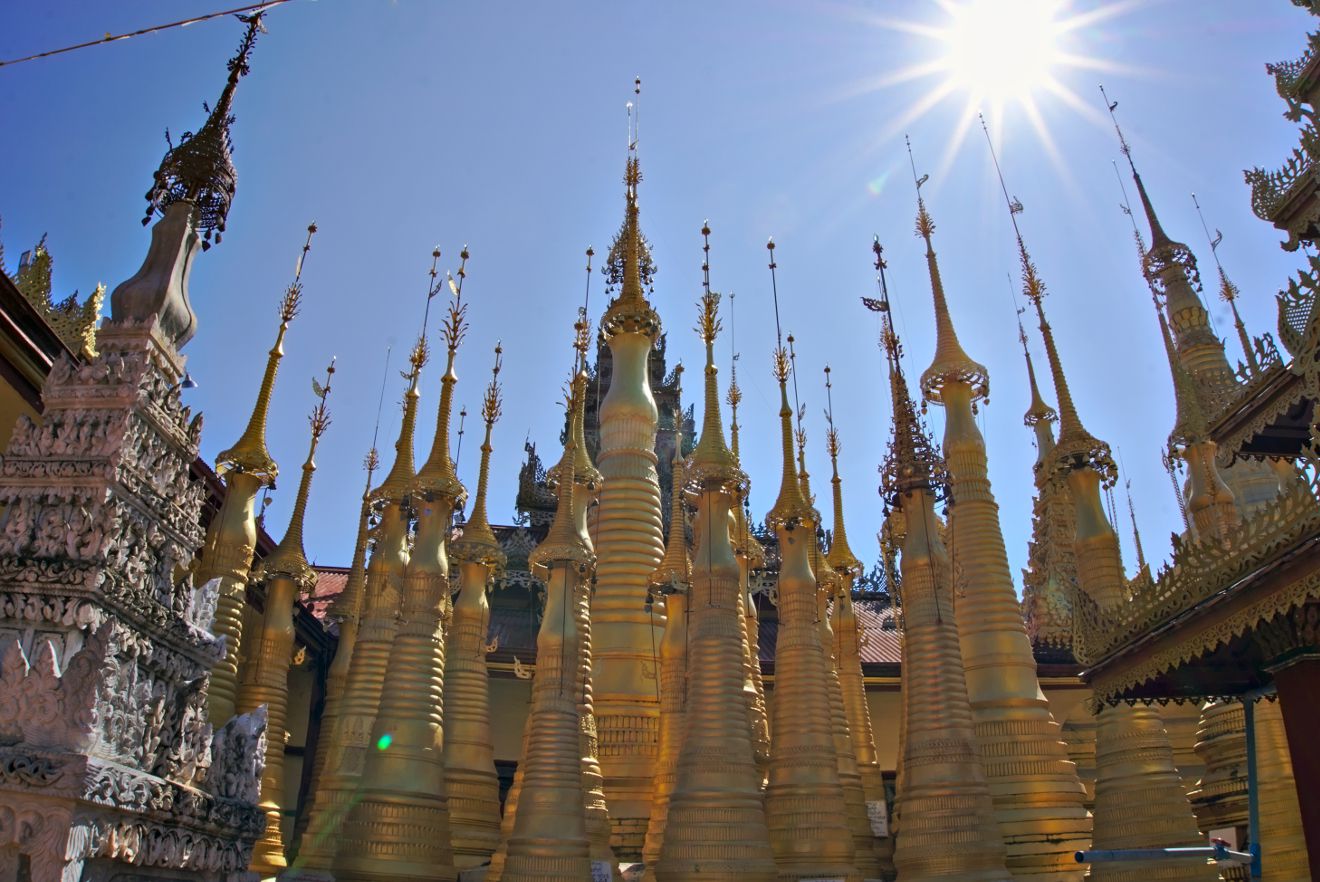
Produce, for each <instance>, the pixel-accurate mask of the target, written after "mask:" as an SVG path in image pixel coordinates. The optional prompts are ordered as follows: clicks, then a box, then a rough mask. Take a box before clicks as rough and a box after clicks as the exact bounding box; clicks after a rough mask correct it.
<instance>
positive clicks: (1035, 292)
mask: <svg viewBox="0 0 1320 882" xmlns="http://www.w3.org/2000/svg"><path fill="white" fill-rule="evenodd" d="M981 130H982V131H984V132H985V141H986V144H988V145H989V147H990V157H991V159H993V160H994V165H995V173H996V174H997V175H998V176H999V187H1000V189H1001V190H1002V191H1003V193H1004V202H1005V204H1006V205H1007V206H1008V218H1009V220H1010V221H1011V222H1012V224H1013V235H1014V237H1015V238H1016V240H1017V247H1018V261H1019V264H1020V266H1021V272H1022V293H1023V294H1025V295H1026V298H1027V300H1029V301H1030V302H1031V305H1032V306H1034V307H1035V308H1036V317H1037V318H1038V319H1039V321H1040V333H1041V337H1042V338H1044V341H1045V356H1046V358H1047V359H1048V360H1049V364H1050V375H1051V377H1052V378H1053V380H1054V394H1055V395H1057V396H1058V398H1059V438H1058V440H1057V441H1056V442H1055V445H1054V450H1055V464H1056V465H1057V466H1058V467H1059V468H1060V469H1062V470H1063V471H1065V472H1066V471H1069V470H1071V469H1076V468H1085V467H1088V466H1089V467H1091V468H1094V469H1095V470H1096V472H1097V473H1098V474H1099V475H1100V476H1101V479H1102V480H1103V481H1104V483H1105V484H1106V485H1112V484H1113V482H1114V479H1115V472H1116V467H1115V465H1114V460H1113V457H1112V456H1111V455H1110V453H1109V445H1108V444H1106V443H1105V442H1103V441H1101V440H1099V439H1098V438H1096V437H1095V436H1093V435H1092V434H1091V433H1090V432H1088V431H1086V427H1085V426H1083V425H1082V420H1081V418H1080V417H1079V416H1078V415H1077V407H1076V405H1074V404H1073V399H1072V391H1071V390H1070V389H1069V388H1068V378H1067V377H1066V376H1065V375H1064V373H1063V362H1062V361H1061V360H1060V359H1059V350H1058V347H1057V346H1056V345H1055V342H1054V330H1053V329H1052V328H1051V327H1050V323H1049V321H1047V320H1046V318H1045V307H1044V305H1043V301H1044V299H1045V283H1044V282H1043V281H1041V278H1040V276H1039V274H1038V273H1037V272H1036V264H1035V263H1034V262H1033V261H1032V259H1031V254H1030V253H1029V252H1028V251H1027V245H1026V242H1025V241H1024V240H1023V238H1022V231H1021V230H1020V229H1018V223H1017V216H1018V214H1020V213H1021V212H1022V211H1023V205H1022V202H1021V200H1019V199H1015V198H1012V197H1010V196H1009V195H1008V185H1007V184H1005V183H1004V173H1003V171H1002V170H1001V169H1000V168H999V157H998V156H997V155H996V154H995V145H994V142H993V141H991V140H990V130H989V128H987V127H986V124H985V117H981Z"/></svg>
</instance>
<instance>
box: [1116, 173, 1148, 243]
mask: <svg viewBox="0 0 1320 882" xmlns="http://www.w3.org/2000/svg"><path fill="white" fill-rule="evenodd" d="M1109 164H1110V165H1112V166H1113V167H1114V177H1116V178H1117V179H1118V189H1119V190H1121V191H1122V193H1123V201H1122V203H1120V204H1119V206H1118V207H1119V208H1121V209H1123V213H1124V214H1126V215H1127V216H1128V220H1130V221H1132V234H1133V235H1134V236H1136V237H1137V243H1138V245H1140V246H1141V248H1142V250H1143V251H1144V250H1145V247H1146V243H1145V241H1144V240H1143V239H1142V236H1141V228H1140V227H1138V226H1137V216H1136V215H1135V214H1133V213H1132V202H1131V200H1129V199H1128V193H1127V184H1124V183H1123V174H1122V172H1120V171H1119V170H1118V162H1117V161H1116V160H1113V159H1111V160H1109Z"/></svg>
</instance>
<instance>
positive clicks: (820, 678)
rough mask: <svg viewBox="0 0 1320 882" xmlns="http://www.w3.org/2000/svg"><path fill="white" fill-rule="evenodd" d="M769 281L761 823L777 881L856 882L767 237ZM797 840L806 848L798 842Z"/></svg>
mask: <svg viewBox="0 0 1320 882" xmlns="http://www.w3.org/2000/svg"><path fill="white" fill-rule="evenodd" d="M766 247H767V248H768V249H769V251H770V282H771V289H772V291H773V293H774V300H775V325H776V327H775V331H776V344H777V345H776V347H775V350H774V377H775V380H776V381H777V382H778V383H779V430H780V442H781V444H782V446H783V457H784V468H783V474H782V477H781V481H780V486H779V497H778V498H777V499H776V500H775V504H774V506H773V507H772V508H771V509H770V511H769V513H768V514H767V515H766V523H767V524H768V525H769V526H771V527H772V528H773V529H774V531H775V535H776V536H777V537H778V539H779V550H780V565H779V585H778V593H779V634H778V636H777V638H776V641H775V661H776V667H775V677H776V680H775V701H774V705H773V707H772V708H771V713H772V715H773V716H772V719H771V723H770V728H771V731H772V732H773V733H774V736H773V738H772V739H771V743H770V776H769V782H770V783H769V784H768V785H767V787H766V791H765V811H766V820H767V823H768V825H769V828H770V844H771V846H772V847H773V848H774V853H775V862H776V864H777V866H778V868H779V873H780V876H781V877H783V878H806V877H822V878H843V879H846V880H850V882H852V880H858V879H860V878H861V874H860V873H859V872H858V869H857V862H856V853H855V849H854V845H853V838H852V832H851V830H850V828H849V826H848V821H847V815H846V813H844V812H840V811H839V810H838V809H839V806H841V805H843V804H844V791H843V786H842V782H841V781H840V778H839V764H838V763H839V761H838V753H837V749H836V747H835V741H834V727H833V723H832V719H831V713H830V702H829V692H828V689H829V686H830V681H829V672H828V666H829V663H828V660H827V659H828V655H827V653H828V650H827V647H826V646H825V645H824V644H823V641H822V640H821V630H820V626H819V621H818V617H819V607H818V604H817V597H816V594H817V585H816V574H815V572H813V571H812V568H811V555H812V552H813V550H814V548H815V541H816V536H815V530H816V523H817V520H818V517H819V516H818V515H817V513H816V512H815V510H814V509H812V507H811V504H810V503H809V502H808V501H807V500H806V498H805V497H804V496H803V494H802V485H801V482H800V478H799V477H798V470H797V468H796V467H795V465H794V449H793V409H792V408H790V407H789V406H788V377H789V371H790V361H789V353H788V350H786V349H785V348H784V343H783V336H782V334H781V333H780V330H779V294H778V283H777V281H776V278H775V268H776V266H777V264H776V262H775V243H774V240H771V241H770V242H768V243H766ZM803 843H807V844H808V847H804V846H803Z"/></svg>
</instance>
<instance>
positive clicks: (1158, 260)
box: [1100, 86, 1205, 316]
mask: <svg viewBox="0 0 1320 882" xmlns="http://www.w3.org/2000/svg"><path fill="white" fill-rule="evenodd" d="M1100 95H1101V96H1102V97H1103V98H1104V100H1105V106H1106V107H1107V108H1108V109H1109V118H1110V119H1111V120H1113V123H1114V131H1115V132H1116V133H1117V134H1118V149H1119V150H1120V151H1122V153H1123V156H1124V157H1126V158H1127V161H1128V168H1129V169H1130V170H1131V172H1132V180H1133V182H1134V183H1136V185H1137V197H1138V198H1139V199H1140V200H1141V207H1142V209H1144V211H1145V214H1146V222H1147V223H1148V224H1149V225H1150V239H1151V242H1150V250H1149V251H1147V252H1146V254H1145V257H1144V258H1143V260H1142V273H1143V274H1144V275H1145V277H1146V283H1147V284H1148V285H1150V286H1151V287H1152V288H1154V289H1155V290H1156V291H1157V292H1158V293H1159V294H1160V296H1162V297H1164V298H1166V301H1167V303H1166V308H1167V309H1168V310H1169V315H1170V316H1173V315H1174V314H1176V313H1178V312H1180V311H1182V310H1184V309H1195V310H1200V311H1202V312H1204V310H1205V307H1204V305H1202V303H1201V299H1200V297H1199V296H1198V295H1197V291H1199V290H1200V288H1201V274H1200V270H1198V269H1197V266H1196V257H1195V255H1193V254H1192V250H1191V249H1190V248H1188V247H1187V246H1186V245H1184V244H1183V243H1181V242H1177V241H1174V240H1173V239H1171V238H1169V235H1168V234H1167V233H1165V232H1164V227H1163V226H1162V225H1161V224H1160V219H1159V217H1158V216H1156V214H1155V206H1154V204H1153V203H1152V202H1151V200H1150V195H1149V194H1147V192H1146V185H1145V183H1143V182H1142V180H1141V175H1140V174H1139V173H1138V172H1137V166H1136V163H1135V162H1133V160H1132V147H1131V145H1129V144H1128V141H1127V138H1125V137H1124V136H1123V129H1122V128H1121V127H1120V126H1119V124H1118V116H1117V114H1116V113H1115V112H1114V111H1115V110H1117V109H1118V102H1117V101H1113V100H1110V98H1109V95H1108V93H1106V92H1105V87H1104V86H1101V87H1100ZM1125 198H1126V197H1125Z"/></svg>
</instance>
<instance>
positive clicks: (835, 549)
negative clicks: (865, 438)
mask: <svg viewBox="0 0 1320 882" xmlns="http://www.w3.org/2000/svg"><path fill="white" fill-rule="evenodd" d="M833 389H834V387H833V385H832V384H831V383H830V366H829V365H825V401H826V403H827V407H826V410H825V420H826V422H827V423H828V424H829V428H828V429H826V430H825V449H826V450H828V451H829V454H830V471H831V472H832V475H831V477H830V484H831V486H832V488H833V490H834V535H833V538H832V539H831V541H830V553H829V554H827V555H825V561H826V562H827V563H828V564H829V565H830V566H831V567H833V568H834V570H835V571H836V572H838V573H840V574H842V575H844V576H848V575H854V576H855V575H859V574H860V573H861V572H862V569H863V567H862V562H861V561H860V560H858V559H857V555H855V554H853V551H852V549H851V548H849V547H848V533H847V531H846V530H845V529H844V526H843V480H842V479H841V478H839V450H840V449H841V446H840V444H839V430H838V429H837V428H835V426H834V395H833Z"/></svg>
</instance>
